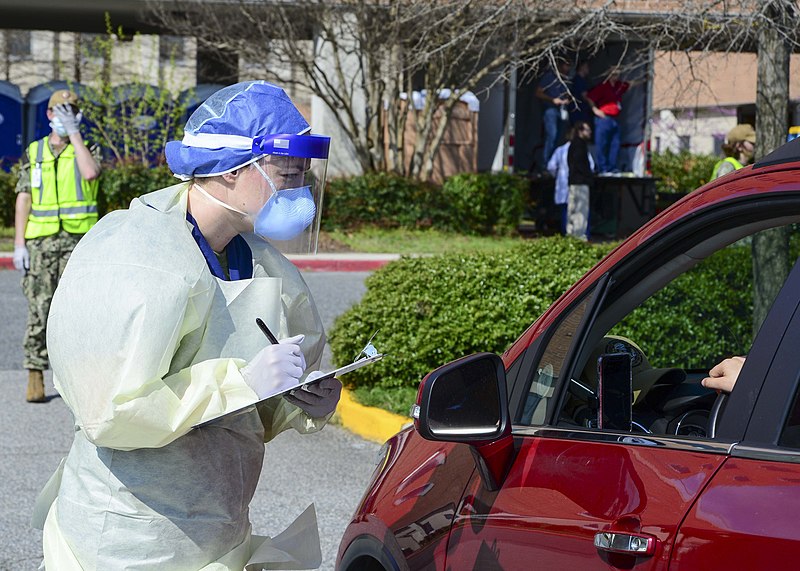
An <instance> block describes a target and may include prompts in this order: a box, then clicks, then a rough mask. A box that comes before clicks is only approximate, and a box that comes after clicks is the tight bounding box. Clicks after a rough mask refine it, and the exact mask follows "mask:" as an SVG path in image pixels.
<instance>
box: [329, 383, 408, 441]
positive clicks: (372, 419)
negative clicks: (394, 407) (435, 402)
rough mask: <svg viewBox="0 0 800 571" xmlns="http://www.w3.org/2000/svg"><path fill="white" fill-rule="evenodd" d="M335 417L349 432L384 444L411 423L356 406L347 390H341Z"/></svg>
mask: <svg viewBox="0 0 800 571" xmlns="http://www.w3.org/2000/svg"><path fill="white" fill-rule="evenodd" d="M336 415H337V416H338V417H339V422H340V424H341V425H342V426H343V427H345V428H346V429H347V430H349V431H350V432H352V433H354V434H357V435H359V436H361V437H362V438H365V439H366V440H371V441H373V442H380V443H384V442H386V441H387V440H388V439H389V438H391V437H392V436H394V435H395V434H397V433H398V432H399V431H400V430H401V429H402V428H403V427H404V426H405V425H406V424H409V423H410V422H412V421H411V419H410V418H408V417H405V416H401V415H399V414H394V413H392V412H387V411H385V410H382V409H379V408H373V407H369V406H364V405H362V404H358V403H357V402H356V401H355V400H354V399H353V396H352V395H351V394H350V392H349V391H347V390H342V398H341V400H339V406H337V407H336Z"/></svg>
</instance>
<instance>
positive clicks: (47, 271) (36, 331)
mask: <svg viewBox="0 0 800 571" xmlns="http://www.w3.org/2000/svg"><path fill="white" fill-rule="evenodd" d="M82 237H83V235H82V234H70V233H68V232H65V231H63V230H61V231H60V232H59V233H58V234H54V235H52V236H45V237H43V238H35V239H33V240H28V242H27V244H26V245H27V246H28V252H29V253H30V256H31V267H30V270H28V272H27V273H26V274H25V276H24V277H23V278H22V292H23V293H24V294H25V297H26V298H27V299H28V324H27V327H26V328H25V339H24V341H23V343H22V349H23V352H24V354H25V357H24V360H23V361H22V366H23V368H25V369H41V370H44V369H47V368H48V359H47V314H48V313H49V312H50V302H51V301H52V300H53V293H55V291H56V286H57V285H58V280H59V278H60V277H61V274H62V273H63V272H64V267H65V266H66V265H67V260H68V259H69V256H70V254H71V253H72V250H73V249H74V248H75V245H76V244H77V243H78V240H80V239H81V238H82Z"/></svg>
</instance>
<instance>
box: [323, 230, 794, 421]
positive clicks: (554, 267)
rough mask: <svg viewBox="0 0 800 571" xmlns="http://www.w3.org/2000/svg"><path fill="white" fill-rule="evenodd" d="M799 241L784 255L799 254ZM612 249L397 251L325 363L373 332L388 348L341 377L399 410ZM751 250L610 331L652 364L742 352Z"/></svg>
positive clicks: (349, 353)
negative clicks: (434, 374) (442, 369)
mask: <svg viewBox="0 0 800 571" xmlns="http://www.w3.org/2000/svg"><path fill="white" fill-rule="evenodd" d="M796 242H797V240H795V241H794V242H793V255H796V254H797V251H798V247H797V244H796ZM611 247H612V245H610V244H605V245H592V244H586V243H584V242H579V241H576V240H573V239H570V238H562V237H554V238H546V239H541V240H535V241H532V242H529V243H524V244H522V245H521V246H520V247H518V248H514V249H511V250H509V251H507V252H506V253H504V254H500V255H488V254H483V255H471V256H463V255H461V256H457V255H451V256H441V257H431V258H414V259H409V258H404V259H402V260H400V261H398V262H395V263H392V264H389V265H387V266H386V267H384V268H382V269H381V270H379V271H377V272H375V273H374V274H373V275H372V276H370V277H369V278H368V280H367V292H366V294H365V295H364V297H363V298H362V300H361V302H360V303H359V304H357V305H355V306H354V307H352V308H351V309H350V310H349V311H348V312H346V313H345V314H344V315H342V316H341V317H340V318H339V319H338V320H337V321H336V323H335V326H334V328H333V329H332V331H331V335H330V344H331V348H332V350H333V356H334V361H335V362H336V363H344V362H347V361H349V360H351V359H352V358H353V355H355V354H357V353H358V351H359V350H360V349H361V346H362V345H363V343H364V340H365V339H367V338H369V336H370V335H371V334H372V333H373V332H375V331H376V330H378V329H380V333H379V334H378V335H377V336H376V338H375V341H374V343H375V346H376V347H378V348H379V349H380V350H381V351H384V352H386V353H388V355H387V357H386V358H385V359H384V360H383V361H381V362H379V363H377V364H375V365H371V366H370V367H365V368H363V369H360V370H358V371H354V372H353V373H350V374H348V375H347V377H346V378H345V381H346V382H347V383H348V384H351V386H352V387H353V388H354V389H355V394H356V398H358V399H359V400H360V401H361V402H364V403H365V404H370V405H372V406H380V407H383V408H387V409H389V410H393V411H395V412H398V413H401V414H407V412H408V407H409V405H410V404H411V403H412V402H413V401H414V397H415V394H416V389H417V386H418V384H419V381H420V380H421V379H422V378H423V377H424V376H425V375H426V374H427V373H428V372H429V371H431V370H433V369H434V368H436V367H438V366H440V365H442V364H444V363H446V362H448V361H451V360H453V359H456V358H458V357H461V356H464V355H467V354H470V353H474V352H478V351H494V352H498V353H499V352H502V351H503V350H505V349H506V348H507V347H508V346H509V344H510V343H511V342H512V341H513V340H514V339H516V338H517V337H518V336H519V335H520V334H521V333H522V332H523V331H524V330H525V328H526V327H528V326H529V325H530V324H531V323H532V322H533V321H534V320H535V319H536V318H537V317H538V316H539V315H540V314H541V313H542V312H543V311H544V310H545V309H546V308H547V307H548V306H549V305H550V304H551V303H552V302H553V301H554V300H555V299H556V298H557V297H558V296H559V295H561V294H562V293H563V292H564V291H565V290H566V289H567V288H568V287H569V286H570V285H572V283H573V282H574V281H575V280H576V279H577V278H578V277H580V276H581V275H583V273H585V271H586V270H588V269H589V268H590V267H591V266H592V265H593V264H594V263H596V262H597V261H598V260H599V259H600V258H601V257H602V256H603V255H605V254H606V253H607V252H608V251H609V250H610V249H611ZM750 272H751V263H750V247H749V244H748V243H747V242H745V243H743V244H740V245H734V246H731V247H728V248H726V249H724V250H722V251H720V252H717V253H716V254H714V255H713V256H711V257H710V258H708V259H707V260H705V261H703V262H702V263H701V264H700V265H698V266H697V267H695V268H694V269H692V270H691V271H690V272H687V273H685V274H683V275H682V276H680V277H679V278H677V279H676V280H674V281H673V282H672V283H671V284H669V286H667V287H666V288H664V289H663V290H662V291H660V292H658V293H657V294H656V295H654V296H653V297H652V298H650V299H649V300H647V301H646V302H645V303H644V304H642V306H640V307H639V308H637V309H636V310H634V311H633V312H632V313H631V314H630V315H629V316H628V317H627V318H626V319H625V320H623V321H622V322H621V323H620V324H618V325H617V326H616V327H615V328H614V329H613V330H612V331H611V333H613V334H617V335H623V336H625V337H629V338H630V339H632V340H633V341H635V342H636V343H638V344H639V345H640V346H641V347H642V349H643V351H644V352H645V354H646V355H647V356H648V360H649V361H650V363H651V365H653V366H655V367H667V366H670V367H673V366H678V367H684V368H700V369H707V368H710V367H711V366H713V365H714V364H715V363H717V362H719V360H720V359H721V358H723V357H727V356H730V355H734V354H743V353H746V352H747V350H748V349H749V347H750V344H751V340H752V335H751V329H752V321H751V320H752V289H751V282H752V280H751V275H750Z"/></svg>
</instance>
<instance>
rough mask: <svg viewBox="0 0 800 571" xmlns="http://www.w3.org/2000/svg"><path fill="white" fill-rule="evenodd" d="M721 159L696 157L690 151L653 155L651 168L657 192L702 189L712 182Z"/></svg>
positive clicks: (707, 156) (709, 156)
mask: <svg viewBox="0 0 800 571" xmlns="http://www.w3.org/2000/svg"><path fill="white" fill-rule="evenodd" d="M719 160H720V157H715V156H713V155H695V154H692V153H689V152H688V151H681V152H679V153H673V152H672V151H666V152H663V153H653V156H652V158H651V166H652V170H653V176H654V177H655V178H656V190H657V191H658V192H664V193H675V192H679V193H685V192H692V191H693V190H695V189H698V188H700V187H701V186H703V185H704V184H706V183H707V182H708V181H709V180H711V173H712V172H713V170H714V165H715V164H716V163H717V161H719Z"/></svg>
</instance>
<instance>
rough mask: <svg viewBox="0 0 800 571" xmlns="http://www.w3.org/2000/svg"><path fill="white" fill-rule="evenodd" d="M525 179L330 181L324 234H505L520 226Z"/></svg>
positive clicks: (381, 176)
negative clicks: (368, 230)
mask: <svg viewBox="0 0 800 571" xmlns="http://www.w3.org/2000/svg"><path fill="white" fill-rule="evenodd" d="M527 192H528V181H527V179H525V178H523V177H521V176H517V175H512V174H507V173H499V174H490V173H481V174H473V173H469V174H459V175H455V176H452V177H449V178H447V179H446V180H445V182H444V184H443V185H442V186H437V185H434V184H431V183H421V182H418V181H414V180H411V179H407V178H404V177H401V176H399V175H395V174H391V173H368V174H365V175H361V176H355V177H350V178H340V179H335V180H332V181H331V182H330V183H329V184H328V188H327V189H326V192H325V205H324V212H323V217H322V224H323V229H325V230H357V229H359V228H363V227H365V226H368V227H376V228H404V229H418V228H431V227H433V228H437V229H440V230H449V231H453V232H459V233H462V234H483V235H489V234H508V233H511V232H514V231H515V230H516V228H517V225H518V224H519V220H520V217H521V215H522V210H523V208H524V203H525V197H526V195H527Z"/></svg>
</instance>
